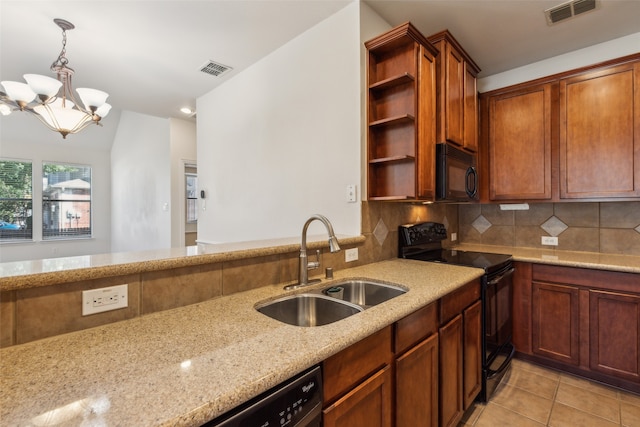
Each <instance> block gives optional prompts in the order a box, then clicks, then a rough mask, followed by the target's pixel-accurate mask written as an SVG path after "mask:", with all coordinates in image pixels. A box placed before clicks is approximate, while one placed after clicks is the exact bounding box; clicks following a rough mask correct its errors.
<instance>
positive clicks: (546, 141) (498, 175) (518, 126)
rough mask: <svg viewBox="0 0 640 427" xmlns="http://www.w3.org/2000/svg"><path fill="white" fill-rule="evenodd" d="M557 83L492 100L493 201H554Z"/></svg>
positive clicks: (491, 160) (490, 156)
mask: <svg viewBox="0 0 640 427" xmlns="http://www.w3.org/2000/svg"><path fill="white" fill-rule="evenodd" d="M554 92H555V94H556V97H557V84H556V85H554V84H551V83H547V84H541V85H536V86H531V87H526V88H522V89H518V90H514V91H512V92H507V93H503V94H500V95H496V96H492V97H490V98H489V100H488V102H489V117H490V121H489V147H488V148H489V159H490V160H489V198H490V200H510V199H532V200H549V199H551V139H552V132H551V117H552V104H551V100H552V98H553V94H554Z"/></svg>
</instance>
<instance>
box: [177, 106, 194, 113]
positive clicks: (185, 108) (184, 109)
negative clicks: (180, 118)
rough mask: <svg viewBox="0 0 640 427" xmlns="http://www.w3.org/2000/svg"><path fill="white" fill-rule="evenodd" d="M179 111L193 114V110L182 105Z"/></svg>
mask: <svg viewBox="0 0 640 427" xmlns="http://www.w3.org/2000/svg"><path fill="white" fill-rule="evenodd" d="M180 111H182V112H183V113H184V114H193V110H192V109H191V108H189V107H182V108H181V109H180Z"/></svg>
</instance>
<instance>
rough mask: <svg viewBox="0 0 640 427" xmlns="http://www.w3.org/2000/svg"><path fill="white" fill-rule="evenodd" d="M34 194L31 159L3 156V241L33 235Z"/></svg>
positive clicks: (0, 170) (0, 237)
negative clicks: (29, 160)
mask: <svg viewBox="0 0 640 427" xmlns="http://www.w3.org/2000/svg"><path fill="white" fill-rule="evenodd" d="M32 195H33V174H32V164H31V162H26V161H14V160H2V159H0V241H8V240H31V239H32V236H33V226H32V225H33V224H32V221H31V219H32V214H33V206H32V203H33V200H32Z"/></svg>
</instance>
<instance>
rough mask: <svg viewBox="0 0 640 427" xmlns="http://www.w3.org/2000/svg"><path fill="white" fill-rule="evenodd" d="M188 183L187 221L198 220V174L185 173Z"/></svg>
mask: <svg viewBox="0 0 640 427" xmlns="http://www.w3.org/2000/svg"><path fill="white" fill-rule="evenodd" d="M185 180H186V184H187V188H186V196H187V197H186V199H187V223H194V222H198V176H197V175H196V174H194V173H185Z"/></svg>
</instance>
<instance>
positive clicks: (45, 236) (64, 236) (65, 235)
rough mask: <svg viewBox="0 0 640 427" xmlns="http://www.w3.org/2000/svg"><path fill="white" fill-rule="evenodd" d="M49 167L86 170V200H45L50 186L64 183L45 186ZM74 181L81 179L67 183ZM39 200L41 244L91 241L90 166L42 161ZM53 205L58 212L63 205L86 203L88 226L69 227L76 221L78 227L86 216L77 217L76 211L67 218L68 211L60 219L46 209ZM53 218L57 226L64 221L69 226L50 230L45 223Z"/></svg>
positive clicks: (91, 196)
mask: <svg viewBox="0 0 640 427" xmlns="http://www.w3.org/2000/svg"><path fill="white" fill-rule="evenodd" d="M48 165H51V166H60V167H69V168H78V169H80V168H82V169H86V170H88V175H89V188H88V194H86V196H88V199H83V198H65V197H62V198H60V197H57V198H53V199H50V198H45V197H47V194H48V193H49V190H48V189H49V187H50V186H51V185H55V184H58V183H60V182H66V181H58V182H56V183H54V184H49V182H48V181H47V185H46V186H45V180H47V179H48V176H49V174H50V173H49V172H46V171H45V168H46V166H48ZM75 179H81V178H72V179H70V180H68V181H73V180H75ZM74 189H75V190H79V191H81V190H83V189H82V188H79V187H78V188H72V190H74ZM40 199H41V205H40V208H41V221H40V226H41V227H42V241H43V242H47V241H60V240H85V239H92V238H93V231H94V230H93V167H92V166H91V165H88V164H80V163H70V162H60V161H50V160H43V161H42V194H41V196H40ZM52 203H54V204H55V205H54V206H60V207H59V208H58V209H57V210H59V211H63V210H64V209H63V208H62V207H61V205H62V206H65V205H69V204H71V205H75V204H77V203H82V204H84V203H88V205H89V209H88V217H89V219H88V224H86V223H85V224H86V226H85V227H71V224H72V221H74V220H75V221H76V225H79V222H80V221H81V218H86V216H85V215H84V214H82V213H81V215H78V213H77V210H74V212H75V214H72V216H71V217H70V216H69V211H67V212H66V213H65V214H62V217H61V216H60V213H58V214H55V211H56V209H50V208H47V206H49V207H50V205H51V204H52ZM52 216H53V217H55V219H56V220H57V222H58V224H64V221H67V220H68V221H69V224H70V226H69V227H66V228H64V227H58V228H56V229H51V228H48V227H49V224H45V223H46V221H48V220H51V217H52ZM74 228H76V229H88V232H82V231H79V230H76V231H75V232H74V231H72V230H73V229H74ZM51 230H56V231H51ZM65 230H67V232H65Z"/></svg>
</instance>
